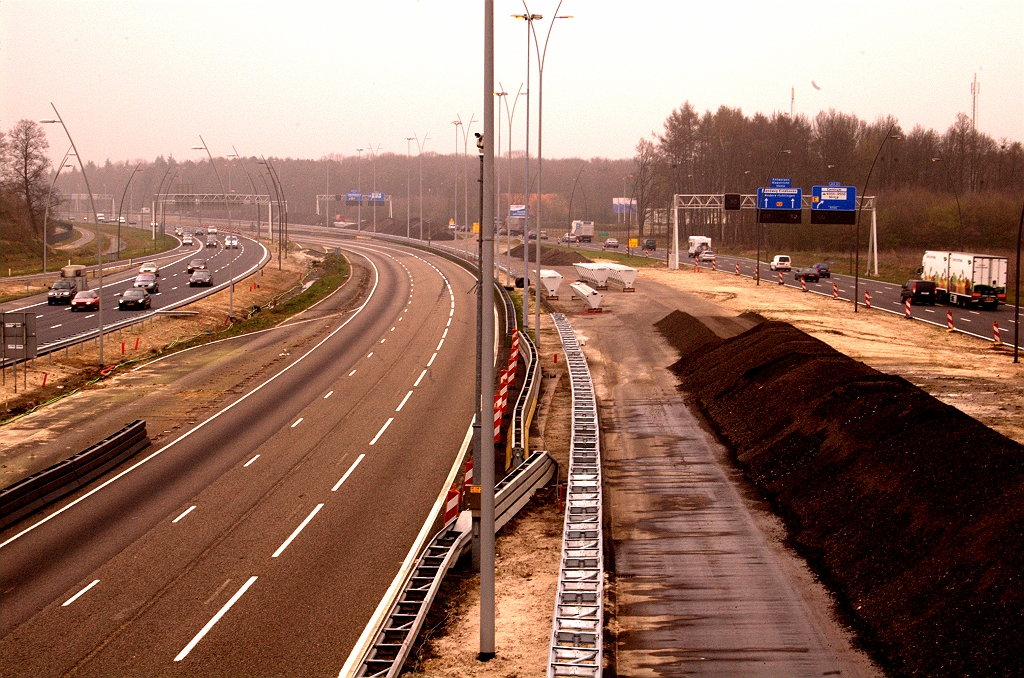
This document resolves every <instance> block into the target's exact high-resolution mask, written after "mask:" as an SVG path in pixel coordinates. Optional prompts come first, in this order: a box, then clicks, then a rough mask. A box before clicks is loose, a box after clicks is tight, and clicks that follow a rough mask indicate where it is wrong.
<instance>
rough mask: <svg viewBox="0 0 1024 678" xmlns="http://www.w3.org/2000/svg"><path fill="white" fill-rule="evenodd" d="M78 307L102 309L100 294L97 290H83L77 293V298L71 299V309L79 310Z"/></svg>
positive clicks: (87, 309) (88, 309) (93, 309)
mask: <svg viewBox="0 0 1024 678" xmlns="http://www.w3.org/2000/svg"><path fill="white" fill-rule="evenodd" d="M78 309H83V310H86V311H90V310H91V311H98V310H100V295H99V294H98V293H97V292H96V290H82V291H81V292H79V293H78V294H76V295H75V298H74V299H72V300H71V310H72V311H77V310H78Z"/></svg>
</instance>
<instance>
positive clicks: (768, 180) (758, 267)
mask: <svg viewBox="0 0 1024 678" xmlns="http://www.w3.org/2000/svg"><path fill="white" fill-rule="evenodd" d="M792 152H793V151H791V150H789V149H788V148H780V149H779V152H778V153H776V154H775V157H774V158H772V164H770V165H768V176H767V177H765V180H764V184H765V186H767V185H768V184H769V183H771V180H772V170H774V169H775V161H776V160H778V159H779V156H780V155H789V154H791V153H792ZM756 226H757V258H756V259H755V260H754V277H755V278H757V282H756V284H757V285H758V286H759V287H760V285H761V231H763V230H764V227H763V226H762V225H761V205H760V204H758V206H757V224H756ZM765 248H766V249H767V243H766V245H765ZM766 258H767V257H766Z"/></svg>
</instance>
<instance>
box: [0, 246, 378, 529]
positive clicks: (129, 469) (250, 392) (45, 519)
mask: <svg viewBox="0 0 1024 678" xmlns="http://www.w3.org/2000/svg"><path fill="white" fill-rule="evenodd" d="M367 261H369V263H370V266H371V267H372V268H373V271H374V282H373V287H371V288H370V293H369V295H367V297H366V301H364V302H363V303H362V305H360V306H359V307H358V308H356V309H355V310H354V311H353V312H352V315H351V316H349V318H348V319H347V320H346V321H345V322H343V323H342V324H341V325H339V326H338V328H337V329H335V330H334V331H333V332H331V333H330V334H328V335H327V336H326V337H324V338H323V339H321V340H320V341H319V342H317V344H316V345H314V346H313V347H312V348H311V349H309V350H308V351H306V352H305V353H304V354H302V355H301V356H299V357H298V358H297V359H296V360H295V362H293V363H291V364H289V365H287V366H286V367H284V368H283V369H282V370H281V371H280V372H278V373H277V374H275V375H274V376H272V377H270V378H269V379H267V380H266V381H265V382H263V383H262V384H260V385H259V386H257V387H256V388H254V389H253V390H251V391H249V392H248V393H246V394H245V395H243V396H242V397H241V398H239V399H238V400H236V401H235V402H233V403H231V404H230V405H228V406H227V407H225V408H224V409H222V410H221V411H220V412H217V413H216V414H214V415H212V416H211V417H210V418H208V419H206V420H204V421H203V422H202V423H200V424H199V425H198V426H195V427H193V428H191V429H189V430H188V431H186V432H185V433H183V434H181V435H180V436H178V437H177V438H175V439H174V440H172V441H171V442H169V443H167V444H166V445H164V446H163V447H161V448H160V449H159V450H157V451H155V452H153V453H152V454H150V455H149V456H148V457H145V458H144V459H140V460H139V461H137V462H135V463H134V464H132V465H131V466H129V467H128V468H126V469H125V470H123V471H121V472H120V473H118V474H117V475H116V476H114V477H113V478H111V479H110V480H107V481H106V482H104V483H103V484H101V485H99V486H97V487H94V488H93V489H91V490H89V491H88V492H86V493H85V494H83V495H82V496H81V497H79V498H78V499H75V500H74V501H72V502H71V503H69V504H66V505H64V506H62V507H61V508H60V509H58V510H56V511H54V512H53V513H51V514H50V515H48V516H46V517H45V518H43V519H42V520H40V521H38V522H36V523H33V524H32V525H29V526H28V527H26V528H25V529H24V530H22V531H21V532H19V533H18V534H16V535H14V536H13V537H10V538H8V539H7V540H6V541H4V542H2V543H0V549H2V548H3V547H5V546H7V545H8V544H10V543H11V542H13V541H14V540H16V539H19V538H21V537H22V536H24V535H26V534H28V533H29V532H31V531H32V530H34V529H36V528H37V527H39V526H40V525H42V524H43V523H46V522H49V521H50V520H52V519H54V518H56V517H57V516H59V515H60V514H62V513H64V511H67V510H68V509H69V508H71V507H72V506H74V505H76V504H78V503H79V502H81V501H84V500H85V499H87V498H89V497H91V496H92V495H93V494H95V493H97V492H99V491H100V490H102V489H103V488H105V487H106V486H107V485H109V484H110V483H112V482H114V481H116V480H119V479H120V478H122V477H123V476H125V475H127V474H129V473H131V472H132V471H134V470H135V469H137V468H138V467H140V466H142V465H143V464H145V463H146V462H148V461H149V460H150V459H152V458H154V457H156V456H157V455H159V454H161V453H162V452H163V451H164V450H167V449H170V448H171V447H172V446H173V445H176V444H177V443H179V442H181V441H182V440H184V439H185V438H187V437H189V436H190V435H192V434H193V433H195V432H196V431H198V430H199V429H201V428H203V427H204V426H206V425H207V424H209V423H210V422H211V421H213V420H214V419H216V418H218V417H219V416H221V415H222V414H224V413H225V412H227V411H228V410H230V409H232V408H234V407H235V406H236V405H238V404H239V403H241V402H242V401H244V400H246V399H248V398H249V397H250V396H252V395H253V394H254V393H256V392H257V391H260V390H262V389H263V387H265V386H266V385H267V384H270V383H271V382H273V381H274V380H275V379H277V378H278V377H280V376H281V375H282V374H284V373H285V372H287V371H288V370H290V369H292V368H293V367H295V366H296V365H298V364H299V363H300V362H302V361H303V360H305V359H306V358H307V357H309V356H310V355H311V354H312V353H313V351H315V350H317V349H318V348H320V347H321V346H323V345H324V344H325V343H327V341H329V340H330V339H331V338H332V337H333V336H334V335H336V334H337V333H338V332H340V331H341V330H342V329H343V328H344V327H345V326H346V325H348V324H349V323H350V322H352V320H354V319H355V317H356V316H357V315H359V313H360V312H361V311H362V310H363V309H364V308H366V305H367V304H369V303H370V300H371V299H372V298H373V295H374V293H375V292H376V291H377V286H378V284H379V282H380V273H379V272H378V271H377V265H376V264H374V263H373V261H371V260H370V259H367ZM207 345H209V344H207ZM371 355H372V354H371Z"/></svg>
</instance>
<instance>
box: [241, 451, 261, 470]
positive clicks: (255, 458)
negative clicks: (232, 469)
mask: <svg viewBox="0 0 1024 678" xmlns="http://www.w3.org/2000/svg"><path fill="white" fill-rule="evenodd" d="M259 458H260V455H258V454H257V455H256V456H255V457H253V458H252V459H250V460H249V461H247V462H245V463H244V464H242V468H248V467H249V464H251V463H253V462H254V461H256V460H257V459H259Z"/></svg>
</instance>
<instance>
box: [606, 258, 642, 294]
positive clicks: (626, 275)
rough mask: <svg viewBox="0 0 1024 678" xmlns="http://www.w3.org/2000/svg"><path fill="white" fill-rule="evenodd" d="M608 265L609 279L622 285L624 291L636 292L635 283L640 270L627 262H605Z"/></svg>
mask: <svg viewBox="0 0 1024 678" xmlns="http://www.w3.org/2000/svg"><path fill="white" fill-rule="evenodd" d="M605 266H607V267H608V280H611V281H612V282H616V283H618V284H620V285H622V291H623V292H636V288H635V287H633V283H634V282H635V281H636V276H637V274H638V273H639V271H638V270H637V269H635V268H633V267H632V266H626V265H625V264H605Z"/></svg>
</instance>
